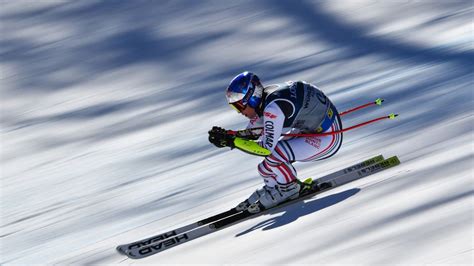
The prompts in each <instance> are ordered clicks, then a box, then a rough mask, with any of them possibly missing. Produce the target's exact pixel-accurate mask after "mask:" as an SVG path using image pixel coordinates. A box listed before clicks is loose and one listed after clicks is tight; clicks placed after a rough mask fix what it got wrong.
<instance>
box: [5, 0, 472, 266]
mask: <svg viewBox="0 0 474 266" xmlns="http://www.w3.org/2000/svg"><path fill="white" fill-rule="evenodd" d="M0 7H1V8H0V16H1V24H0V25H1V36H2V37H1V38H0V41H1V45H0V55H1V191H0V196H1V232H0V242H1V251H0V252H1V253H0V263H1V264H7V265H8V264H59V265H62V264H142V263H145V264H204V265H208V264H263V263H268V264H272V265H274V264H359V265H376V264H414V265H420V264H439V265H447V264H463V265H472V264H473V263H474V259H473V255H472V254H473V216H472V213H473V212H472V211H473V205H472V204H473V195H474V187H473V166H472V165H473V148H474V147H473V128H472V127H473V66H472V65H473V63H472V62H474V60H473V59H474V56H473V55H474V54H473V41H474V40H473V39H474V36H473V26H474V25H473V20H472V17H473V13H474V12H473V5H472V1H458V0H453V1H370V0H359V1H286V0H281V1H269V0H268V1H238V2H235V3H234V2H232V3H231V2H230V1H217V0H216V1H204V2H203V1H159V2H158V1H154V2H153V1H120V2H114V3H112V2H111V1H74V2H73V1H71V2H63V1H26V0H25V1H8V0H1V1H0ZM244 70H251V71H254V72H256V73H258V74H259V76H260V77H261V79H262V80H263V81H264V83H265V84H271V83H276V82H282V81H286V80H297V79H302V80H306V81H309V82H312V83H314V84H317V85H318V86H319V87H320V88H322V89H323V90H324V91H325V92H326V93H327V94H328V95H329V97H331V99H332V100H333V101H334V102H335V104H336V105H337V107H338V108H339V110H345V109H347V108H350V107H353V106H354V105H357V104H362V103H365V102H368V101H371V100H374V99H375V98H377V97H383V98H385V99H386V104H384V106H383V107H379V108H372V109H367V111H361V112H360V113H358V114H354V115H348V116H347V117H344V120H343V123H344V124H345V125H351V124H355V123H358V122H361V121H364V120H366V119H370V118H374V117H378V116H381V115H385V114H388V113H391V112H396V113H399V114H400V117H399V119H397V120H395V121H384V122H381V123H379V124H375V125H371V126H367V127H365V128H361V129H357V130H355V131H352V132H350V133H347V134H345V135H344V143H343V147H342V148H341V150H340V152H339V153H338V155H337V156H335V157H333V158H331V159H330V160H327V161H324V162H315V163H304V164H296V168H297V169H298V170H299V175H300V177H306V176H313V177H317V176H320V175H323V174H325V173H330V172H332V171H334V170H337V169H340V168H342V167H344V166H347V165H349V164H352V163H354V162H357V161H360V160H363V159H366V158H369V157H371V156H374V155H377V154H384V155H385V156H386V157H389V156H391V155H398V156H399V158H400V160H401V161H402V164H401V165H400V166H398V167H396V168H393V169H391V170H388V171H385V172H383V173H380V174H376V175H373V176H371V177H368V178H365V179H362V180H359V181H357V182H354V183H351V184H347V185H345V186H342V187H339V188H337V189H335V190H332V191H329V192H326V193H324V194H321V195H320V196H318V197H316V198H313V199H310V200H307V201H305V202H301V203H298V204H295V205H292V206H289V207H285V208H283V209H281V210H278V211H275V212H272V213H271V214H268V215H263V216H260V217H258V218H255V219H251V220H248V221H245V222H242V223H239V224H237V225H235V226H232V227H229V228H227V229H225V230H222V231H219V232H217V233H215V234H213V235H210V236H206V237H203V238H201V239H198V240H196V241H193V242H190V243H187V244H185V245H182V246H180V247H177V248H176V249H172V250H169V251H167V252H164V253H162V254H159V255H156V256H152V257H149V258H147V259H144V260H140V261H133V260H130V259H126V258H125V257H123V256H121V255H119V254H117V253H116V252H115V246H116V245H118V244H122V243H126V242H130V241H134V240H137V239H140V238H142V237H145V236H148V235H150V234H154V233H157V232H161V231H166V230H168V229H172V228H174V227H176V226H179V225H184V224H187V223H189V222H192V221H196V220H198V219H201V218H204V217H206V216H209V215H211V214H215V213H217V212H220V211H223V210H227V209H229V208H230V207H232V206H234V205H235V204H237V203H238V202H240V201H241V200H242V199H243V198H244V197H245V196H248V195H249V194H250V193H251V192H252V191H253V190H254V189H255V188H257V187H258V186H260V182H261V180H260V178H259V177H258V175H257V172H256V165H257V163H258V162H259V160H260V158H256V157H250V156H249V155H246V154H244V153H241V152H239V151H229V150H228V149H216V148H214V147H213V146H212V145H210V144H209V143H208V142H207V131H208V130H209V129H210V128H211V127H212V126H213V125H220V126H224V127H226V128H231V129H238V128H239V127H242V126H244V125H245V119H244V117H241V116H239V115H238V114H236V113H235V112H233V111H232V110H231V109H230V108H228V107H227V106H226V103H225V99H224V95H223V89H224V88H225V86H226V85H227V84H228V82H229V80H230V79H231V78H232V77H233V76H234V75H236V74H237V73H239V72H241V71H244Z"/></svg>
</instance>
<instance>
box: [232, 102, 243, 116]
mask: <svg viewBox="0 0 474 266" xmlns="http://www.w3.org/2000/svg"><path fill="white" fill-rule="evenodd" d="M229 105H230V107H232V108H233V109H234V110H235V111H237V112H239V113H242V111H243V110H244V109H245V107H246V106H245V105H244V104H243V103H242V101H237V102H233V103H229Z"/></svg>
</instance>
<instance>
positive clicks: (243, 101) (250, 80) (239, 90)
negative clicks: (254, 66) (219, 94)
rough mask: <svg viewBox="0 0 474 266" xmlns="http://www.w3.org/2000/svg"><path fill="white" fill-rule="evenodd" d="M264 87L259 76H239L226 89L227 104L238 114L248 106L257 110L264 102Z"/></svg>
mask: <svg viewBox="0 0 474 266" xmlns="http://www.w3.org/2000/svg"><path fill="white" fill-rule="evenodd" d="M262 94H263V86H262V83H260V79H259V78H258V77H257V75H255V74H253V73H251V72H247V71H246V72H243V73H241V74H239V75H237V76H236V77H235V78H234V79H232V81H231V82H230V84H229V87H227V89H226V97H227V102H228V103H229V104H230V105H231V106H232V107H234V108H235V109H236V110H237V111H238V112H241V111H243V110H244V109H245V107H246V106H247V105H249V106H250V107H252V108H255V109H256V108H257V107H258V106H259V105H260V103H261V102H262Z"/></svg>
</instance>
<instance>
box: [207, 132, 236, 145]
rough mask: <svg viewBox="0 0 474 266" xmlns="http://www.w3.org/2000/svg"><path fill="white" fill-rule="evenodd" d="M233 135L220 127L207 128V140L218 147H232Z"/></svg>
mask: <svg viewBox="0 0 474 266" xmlns="http://www.w3.org/2000/svg"><path fill="white" fill-rule="evenodd" d="M234 139H235V136H234V135H231V134H228V133H227V130H225V129H223V128H221V127H212V129H211V130H209V142H210V143H212V144H214V145H216V147H218V148H223V147H230V148H231V149H233V148H234V147H235V145H234Z"/></svg>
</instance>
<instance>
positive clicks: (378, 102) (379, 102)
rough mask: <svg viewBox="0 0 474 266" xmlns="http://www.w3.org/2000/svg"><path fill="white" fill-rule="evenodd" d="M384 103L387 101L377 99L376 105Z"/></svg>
mask: <svg viewBox="0 0 474 266" xmlns="http://www.w3.org/2000/svg"><path fill="white" fill-rule="evenodd" d="M384 101H385V100H384V99H382V98H377V99H376V100H375V104H376V105H382V103H383V102H384Z"/></svg>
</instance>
